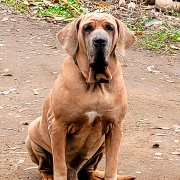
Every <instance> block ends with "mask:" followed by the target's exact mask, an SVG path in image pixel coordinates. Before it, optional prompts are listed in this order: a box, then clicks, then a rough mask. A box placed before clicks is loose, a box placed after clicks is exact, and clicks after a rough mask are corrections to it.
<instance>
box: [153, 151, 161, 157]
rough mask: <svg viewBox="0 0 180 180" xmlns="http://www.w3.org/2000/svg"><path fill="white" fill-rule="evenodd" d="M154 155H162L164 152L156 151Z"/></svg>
mask: <svg viewBox="0 0 180 180" xmlns="http://www.w3.org/2000/svg"><path fill="white" fill-rule="evenodd" d="M154 155H155V156H161V155H162V153H160V152H156V153H154Z"/></svg>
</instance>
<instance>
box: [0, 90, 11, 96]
mask: <svg viewBox="0 0 180 180" xmlns="http://www.w3.org/2000/svg"><path fill="white" fill-rule="evenodd" d="M9 93H10V91H9V90H7V91H1V92H0V95H7V94H9Z"/></svg>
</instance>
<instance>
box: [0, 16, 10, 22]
mask: <svg viewBox="0 0 180 180" xmlns="http://www.w3.org/2000/svg"><path fill="white" fill-rule="evenodd" d="M8 20H9V18H8V17H5V18H3V19H2V20H1V21H2V22H4V21H8Z"/></svg>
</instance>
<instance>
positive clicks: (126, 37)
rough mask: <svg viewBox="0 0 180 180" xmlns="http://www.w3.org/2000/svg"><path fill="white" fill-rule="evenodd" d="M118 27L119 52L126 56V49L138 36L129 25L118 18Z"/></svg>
mask: <svg viewBox="0 0 180 180" xmlns="http://www.w3.org/2000/svg"><path fill="white" fill-rule="evenodd" d="M116 23H117V27H118V40H117V49H118V52H119V53H120V54H121V55H122V56H124V55H125V50H126V49H128V48H130V47H131V46H132V45H133V44H134V42H135V41H136V37H135V35H134V34H133V32H132V31H130V30H129V29H128V28H127V26H126V25H125V24H124V23H122V22H120V21H119V20H117V19H116Z"/></svg>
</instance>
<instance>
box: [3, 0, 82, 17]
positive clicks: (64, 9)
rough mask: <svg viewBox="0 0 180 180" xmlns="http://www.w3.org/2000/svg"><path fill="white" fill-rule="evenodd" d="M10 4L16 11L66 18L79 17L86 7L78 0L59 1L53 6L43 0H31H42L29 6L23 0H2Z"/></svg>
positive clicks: (36, 0) (35, 0)
mask: <svg viewBox="0 0 180 180" xmlns="http://www.w3.org/2000/svg"><path fill="white" fill-rule="evenodd" d="M1 2H4V3H5V4H6V5H7V6H9V7H10V8H11V9H12V10H13V12H14V13H21V12H28V13H29V14H31V15H34V14H35V15H37V16H39V17H47V16H50V17H54V16H61V17H64V18H72V17H78V16H80V15H81V14H82V13H83V10H84V8H83V7H82V5H81V4H80V3H79V1H78V0H67V1H65V0H64V1H59V3H54V4H52V6H47V5H45V4H44V3H43V2H42V0H34V1H33V0H32V1H31V2H33V3H36V2H42V3H40V4H39V5H36V6H28V5H25V4H24V3H23V0H1Z"/></svg>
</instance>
